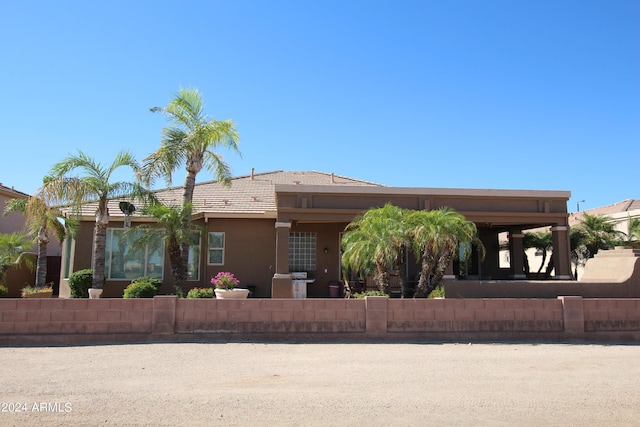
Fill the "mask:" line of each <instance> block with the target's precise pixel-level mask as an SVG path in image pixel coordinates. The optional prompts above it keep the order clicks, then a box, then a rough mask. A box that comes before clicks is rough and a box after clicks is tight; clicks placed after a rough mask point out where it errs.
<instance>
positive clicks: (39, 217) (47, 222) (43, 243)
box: [4, 191, 77, 288]
mask: <svg viewBox="0 0 640 427" xmlns="http://www.w3.org/2000/svg"><path fill="white" fill-rule="evenodd" d="M11 212H21V213H23V214H24V215H25V217H26V225H27V231H28V232H29V234H30V235H32V236H35V240H36V243H37V245H38V260H37V264H36V281H35V287H36V288H43V287H45V286H46V281H47V246H48V244H49V241H50V238H49V233H53V235H54V236H55V237H56V238H57V239H58V241H59V242H60V243H62V242H63V241H64V239H65V237H66V234H67V230H70V231H71V232H73V231H74V230H75V226H76V224H77V222H76V221H73V220H70V219H69V218H64V217H63V216H62V215H61V212H60V210H59V209H58V208H54V207H51V206H49V205H48V204H47V202H46V200H45V197H43V195H42V193H41V192H40V191H38V192H37V193H36V194H34V195H33V196H32V197H31V198H29V199H12V200H9V202H8V203H7V205H6V206H5V208H4V215H5V216H6V215H7V214H9V213H11ZM65 225H66V227H65Z"/></svg>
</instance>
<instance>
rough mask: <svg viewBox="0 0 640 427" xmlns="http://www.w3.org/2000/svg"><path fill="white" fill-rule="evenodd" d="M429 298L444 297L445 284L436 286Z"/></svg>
mask: <svg viewBox="0 0 640 427" xmlns="http://www.w3.org/2000/svg"><path fill="white" fill-rule="evenodd" d="M429 298H444V286H442V285H440V286H436V288H435V289H434V290H433V291H431V293H430V294H429Z"/></svg>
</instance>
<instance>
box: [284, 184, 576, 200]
mask: <svg viewBox="0 0 640 427" xmlns="http://www.w3.org/2000/svg"><path fill="white" fill-rule="evenodd" d="M275 191H276V193H320V194H372V195H374V194H379V195H412V196H413V195H417V196H464V197H498V198H505V197H511V198H547V199H566V200H568V199H569V198H570V197H571V192H570V191H564V190H498V189H476V188H429V187H364V186H360V187H358V186H351V187H349V186H344V187H335V186H331V185H291V184H276V185H275Z"/></svg>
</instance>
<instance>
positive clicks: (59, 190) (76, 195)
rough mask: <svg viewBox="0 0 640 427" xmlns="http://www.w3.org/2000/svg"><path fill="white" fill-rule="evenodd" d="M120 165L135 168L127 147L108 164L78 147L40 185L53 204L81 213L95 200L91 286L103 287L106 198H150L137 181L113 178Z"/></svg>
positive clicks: (107, 214) (135, 164) (106, 217)
mask: <svg viewBox="0 0 640 427" xmlns="http://www.w3.org/2000/svg"><path fill="white" fill-rule="evenodd" d="M121 167H128V168H131V169H132V170H133V172H137V171H138V164H137V163H136V161H135V158H134V157H133V155H132V154H131V153H129V152H127V151H121V152H120V153H118V154H117V155H116V158H115V159H114V160H113V162H112V163H111V164H110V165H108V166H104V165H102V164H101V163H99V162H96V161H95V160H94V159H93V158H91V157H89V156H88V155H86V154H85V153H83V152H82V151H79V150H78V154H75V155H70V156H68V157H67V158H66V159H64V160H62V161H61V162H58V163H56V164H55V165H54V166H53V167H52V169H51V172H50V175H49V176H47V177H45V183H44V186H43V192H44V194H47V195H48V197H50V198H52V200H55V201H56V202H57V203H56V204H63V203H66V204H68V205H69V206H70V207H71V208H72V209H73V211H74V212H75V213H80V212H81V211H82V208H83V207H84V206H85V205H86V204H87V203H88V202H97V208H96V211H95V218H96V223H95V229H94V236H93V258H92V260H91V269H92V270H93V283H92V287H93V288H96V289H102V286H103V283H104V277H105V275H104V272H105V249H106V242H107V225H108V224H109V209H108V204H109V199H111V198H117V197H124V196H128V197H140V198H144V199H148V198H153V195H152V194H151V193H150V192H149V191H148V190H147V189H145V188H144V187H142V186H141V185H139V184H138V183H136V182H132V181H117V182H113V181H112V180H111V178H112V176H113V175H114V174H115V172H116V170H117V169H120V168H121ZM76 172H81V173H82V175H81V176H75V175H73V174H74V173H76Z"/></svg>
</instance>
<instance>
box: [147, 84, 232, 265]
mask: <svg viewBox="0 0 640 427" xmlns="http://www.w3.org/2000/svg"><path fill="white" fill-rule="evenodd" d="M151 111H152V112H160V113H163V114H164V115H165V116H166V117H167V119H168V120H169V122H170V126H168V127H165V128H164V129H163V130H162V140H161V145H160V148H159V149H158V150H156V151H155V152H153V153H152V154H151V155H149V156H148V157H147V158H145V159H144V161H143V166H142V169H141V171H140V176H141V178H142V180H143V182H145V183H146V184H147V185H151V184H152V183H153V181H154V180H155V179H157V178H162V177H163V178H165V180H166V182H167V184H169V185H170V184H171V177H172V174H173V172H174V171H175V170H176V169H178V168H179V167H180V166H181V165H182V164H184V165H185V167H186V170H187V175H186V177H185V181H184V186H183V194H182V206H183V207H184V206H187V204H189V203H192V202H193V192H194V188H195V184H196V176H197V175H198V173H199V172H200V171H201V170H202V169H205V170H207V171H209V172H211V173H212V174H213V175H214V177H215V179H216V180H218V181H220V182H223V183H227V184H228V183H229V182H230V180H231V170H230V168H229V165H228V164H227V163H226V162H225V161H224V159H223V157H222V155H221V154H219V153H217V152H216V150H218V149H220V148H224V149H229V150H232V151H234V152H236V153H239V150H238V133H237V131H236V128H235V125H234V124H233V122H232V121H231V120H224V121H218V120H214V119H213V118H210V117H209V116H208V115H207V114H205V112H204V105H203V102H202V95H201V94H200V92H199V91H198V90H197V89H180V90H179V91H178V93H177V94H176V95H175V97H174V98H173V99H172V100H171V101H170V102H169V104H167V106H166V107H154V108H152V109H151ZM184 221H185V228H186V229H188V228H189V223H190V222H191V217H188V218H184ZM181 247H182V260H183V264H182V275H183V278H184V277H186V267H187V260H188V256H189V245H188V244H187V242H181Z"/></svg>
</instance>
